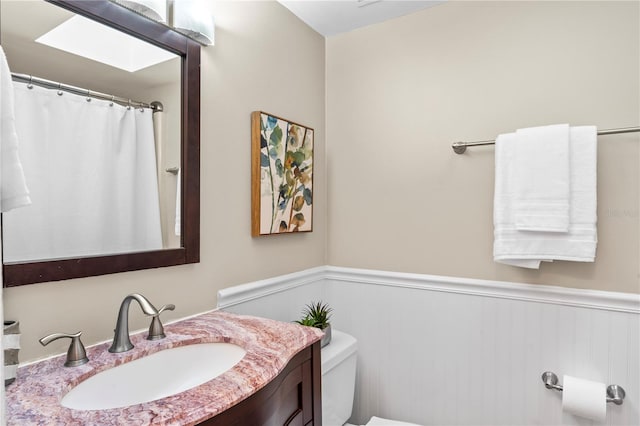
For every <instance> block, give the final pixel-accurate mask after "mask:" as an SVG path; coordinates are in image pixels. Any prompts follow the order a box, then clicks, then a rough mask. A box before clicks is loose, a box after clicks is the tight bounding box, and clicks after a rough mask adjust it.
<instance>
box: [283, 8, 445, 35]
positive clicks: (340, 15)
mask: <svg viewBox="0 0 640 426" xmlns="http://www.w3.org/2000/svg"><path fill="white" fill-rule="evenodd" d="M445 1H446V0H432V1H419V0H410V1H402V0H329V1H327V0H324V1H318V0H279V2H280V3H281V4H282V5H283V6H285V7H286V8H287V9H289V10H290V11H291V12H293V13H294V14H295V15H296V16H298V18H300V19H301V20H302V21H304V22H305V23H306V24H307V25H309V26H310V27H311V28H313V29H314V30H316V31H317V32H319V33H320V34H322V35H323V36H325V37H330V36H333V35H336V34H340V33H345V32H348V31H352V30H354V29H356V28H360V27H364V26H367V25H372V24H377V23H379V22H383V21H387V20H389V19H393V18H397V17H399V16H403V15H408V14H410V13H413V12H417V11H419V10H422V9H425V8H428V7H432V6H436V5H438V4H441V3H444V2H445Z"/></svg>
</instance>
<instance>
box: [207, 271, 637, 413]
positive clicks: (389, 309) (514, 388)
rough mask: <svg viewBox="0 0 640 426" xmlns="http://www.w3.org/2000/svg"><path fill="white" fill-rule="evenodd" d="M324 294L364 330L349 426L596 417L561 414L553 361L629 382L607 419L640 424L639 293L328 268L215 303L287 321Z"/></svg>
mask: <svg viewBox="0 0 640 426" xmlns="http://www.w3.org/2000/svg"><path fill="white" fill-rule="evenodd" d="M318 299H322V300H324V301H327V302H329V303H330V304H331V305H332V306H333V308H334V310H335V313H334V317H333V321H332V322H333V324H334V327H335V328H338V329H340V330H343V331H346V332H348V333H350V334H353V335H354V336H355V337H356V338H357V339H358V345H359V354H358V379H357V387H356V400H355V405H354V412H353V416H352V419H351V422H352V423H357V424H358V423H359V424H362V423H364V422H366V421H367V420H368V419H369V417H370V416H372V415H378V416H382V417H391V418H395V419H398V420H405V421H411V422H415V423H419V424H424V425H436V424H447V425H481V424H484V425H525V424H526V425H535V424H539V425H591V424H597V423H592V422H591V421H588V420H584V419H580V418H577V417H573V416H571V415H568V414H563V413H562V399H561V394H559V393H557V392H553V391H549V390H546V389H545V388H544V386H543V384H542V381H541V379H540V375H541V374H542V372H543V371H545V370H551V371H554V372H555V373H556V374H558V376H559V377H560V380H561V381H562V375H563V374H568V375H573V376H579V377H583V378H587V379H591V380H597V381H602V382H606V383H607V384H618V385H621V386H622V387H624V388H625V390H626V391H627V399H626V400H625V402H624V404H623V405H622V406H613V405H611V404H610V406H609V407H608V408H609V410H608V414H607V420H606V423H604V424H608V425H637V424H640V297H639V296H638V295H633V294H625V293H613V292H602V291H590V290H576V289H568V288H560V287H553V286H541V285H529V284H518V283H507V282H496V281H485V280H474V279H466V278H452V277H439V276H430V275H420V274H406V273H391V272H381V271H370V270H361V269H348V268H335V267H321V268H314V269H310V270H306V271H303V272H300V273H296V274H290V275H285V276H281V277H276V278H272V279H269V280H262V281H257V282H254V283H251V284H246V285H242V286H238V287H233V288H229V289H224V290H222V291H220V292H219V294H218V306H219V307H221V308H222V309H224V310H228V311H232V312H237V313H246V314H253V315H261V316H266V317H271V318H276V319H279V320H285V321H291V320H294V319H297V318H298V317H299V315H300V311H301V309H302V308H303V307H304V305H305V304H306V303H308V302H310V301H311V300H318Z"/></svg>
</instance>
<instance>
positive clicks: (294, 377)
mask: <svg viewBox="0 0 640 426" xmlns="http://www.w3.org/2000/svg"><path fill="white" fill-rule="evenodd" d="M316 345H317V346H318V348H316V347H315V346H316ZM316 353H317V357H318V359H317V360H315V359H312V354H313V355H315V354H316ZM319 355H320V350H319V343H317V344H314V345H313V346H312V347H308V348H305V349H303V350H302V351H301V352H300V353H298V354H297V355H296V356H295V357H293V359H292V360H291V361H290V362H289V364H287V366H286V367H285V369H284V370H283V371H282V372H281V373H280V374H279V375H278V376H277V377H276V378H275V379H273V380H272V381H271V382H270V383H269V384H267V385H266V386H265V387H264V388H262V389H261V390H259V391H258V392H256V393H255V394H253V395H252V396H250V397H249V398H247V399H246V400H244V401H242V402H240V403H238V404H237V405H235V406H233V407H231V408H229V409H228V410H226V411H224V412H222V413H220V414H218V415H217V416H215V417H212V418H211V419H209V420H206V421H204V422H203V423H201V425H206V426H222V425H224V426H235V425H237V426H305V425H310V424H318V425H319V424H320V419H317V420H318V421H317V422H316V421H314V420H316V419H315V417H316V416H317V417H321V414H320V410H321V401H320V398H319V395H315V393H318V394H319V393H320V382H319V380H320V377H321V375H320V368H319V366H320V357H319ZM314 368H315V369H318V371H315V372H314ZM315 382H317V383H315ZM314 384H315V385H314ZM316 404H317V405H318V406H317V407H314V405H316ZM314 408H315V409H314ZM314 413H315V415H314Z"/></svg>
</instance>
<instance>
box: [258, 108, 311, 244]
mask: <svg viewBox="0 0 640 426" xmlns="http://www.w3.org/2000/svg"><path fill="white" fill-rule="evenodd" d="M313 136H314V135H313V129H312V128H310V127H307V126H303V125H302V124H298V123H294V122H293V121H290V120H286V119H284V118H280V117H277V116H275V115H273V114H268V113H266V112H262V111H254V112H253V113H252V114H251V235H252V236H254V237H257V236H260V235H273V234H286V233H290V232H311V231H312V230H313Z"/></svg>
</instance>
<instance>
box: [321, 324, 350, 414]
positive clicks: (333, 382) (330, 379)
mask: <svg viewBox="0 0 640 426" xmlns="http://www.w3.org/2000/svg"><path fill="white" fill-rule="evenodd" d="M357 348H358V342H357V341H356V339H355V338H354V337H353V336H351V335H349V334H347V333H343V332H341V331H338V330H332V337H331V343H330V344H328V345H327V346H325V347H324V348H322V354H321V359H322V424H323V426H336V425H343V424H345V423H346V422H347V420H349V417H351V411H352V409H353V395H354V392H355V387H356V358H357Z"/></svg>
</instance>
